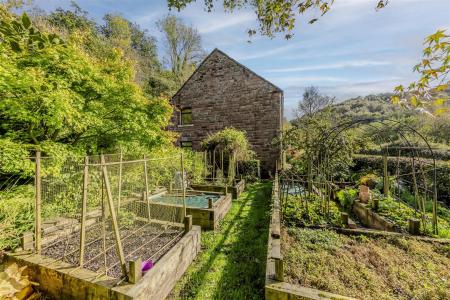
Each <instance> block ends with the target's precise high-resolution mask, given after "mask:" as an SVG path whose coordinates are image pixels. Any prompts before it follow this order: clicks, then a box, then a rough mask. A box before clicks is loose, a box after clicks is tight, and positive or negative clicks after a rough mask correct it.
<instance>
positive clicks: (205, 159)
mask: <svg viewBox="0 0 450 300" xmlns="http://www.w3.org/2000/svg"><path fill="white" fill-rule="evenodd" d="M206 177H208V156H207V152H206V151H203V180H206Z"/></svg>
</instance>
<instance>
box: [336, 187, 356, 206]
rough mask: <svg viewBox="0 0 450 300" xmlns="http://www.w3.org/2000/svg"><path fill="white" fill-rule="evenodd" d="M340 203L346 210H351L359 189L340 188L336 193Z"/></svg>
mask: <svg viewBox="0 0 450 300" xmlns="http://www.w3.org/2000/svg"><path fill="white" fill-rule="evenodd" d="M336 196H337V198H338V200H339V203H340V204H341V206H342V207H343V208H344V209H345V210H351V208H352V206H353V202H354V201H355V200H356V198H357V197H358V191H357V190H355V189H351V188H346V189H343V190H340V191H338V192H337V193H336Z"/></svg>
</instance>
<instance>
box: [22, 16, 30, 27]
mask: <svg viewBox="0 0 450 300" xmlns="http://www.w3.org/2000/svg"><path fill="white" fill-rule="evenodd" d="M22 24H23V27H25V28H30V26H31V21H30V18H29V17H28V15H27V14H26V13H23V15H22Z"/></svg>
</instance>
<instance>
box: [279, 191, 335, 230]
mask: <svg viewBox="0 0 450 300" xmlns="http://www.w3.org/2000/svg"><path fill="white" fill-rule="evenodd" d="M282 211H283V222H284V223H285V224H286V225H288V226H311V225H313V226H320V225H327V224H328V225H332V226H341V219H340V212H339V208H338V206H337V204H336V203H335V202H334V201H329V202H327V201H326V200H323V199H321V198H320V197H319V196H317V195H311V196H310V197H309V198H308V197H307V196H303V195H302V196H297V195H288V196H287V197H286V198H285V199H284V200H283V210H282Z"/></svg>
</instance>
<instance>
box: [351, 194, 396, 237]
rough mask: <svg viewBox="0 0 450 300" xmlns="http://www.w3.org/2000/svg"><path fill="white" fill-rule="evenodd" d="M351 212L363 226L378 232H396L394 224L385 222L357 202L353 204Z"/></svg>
mask: <svg viewBox="0 0 450 300" xmlns="http://www.w3.org/2000/svg"><path fill="white" fill-rule="evenodd" d="M352 210H353V213H354V214H355V215H356V216H357V217H358V219H359V220H360V221H361V223H363V224H364V226H367V227H369V228H372V229H378V230H385V231H397V227H396V226H395V225H394V223H392V222H390V221H388V220H386V219H385V218H383V217H382V216H380V215H379V214H377V213H376V212H374V211H372V209H370V208H369V207H367V205H366V204H364V203H362V202H360V201H358V200H356V201H355V202H354V203H353V209H352Z"/></svg>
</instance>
